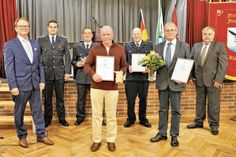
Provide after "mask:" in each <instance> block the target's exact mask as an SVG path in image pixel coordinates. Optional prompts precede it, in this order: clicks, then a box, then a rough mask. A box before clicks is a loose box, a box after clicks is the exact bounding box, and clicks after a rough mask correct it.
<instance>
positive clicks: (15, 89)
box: [4, 17, 54, 148]
mask: <svg viewBox="0 0 236 157" xmlns="http://www.w3.org/2000/svg"><path fill="white" fill-rule="evenodd" d="M15 30H16V32H17V37H16V38H15V39H13V40H11V41H9V42H7V43H6V44H5V46H4V59H5V68H6V75H7V80H8V84H9V87H10V91H11V94H12V95H13V100H14V102H15V107H14V119H15V126H16V130H17V136H18V138H19V145H20V146H21V147H24V148H26V147H28V143H27V140H26V137H27V129H26V127H25V125H24V112H25V106H26V104H27V102H28V101H29V104H30V109H31V112H32V115H33V120H34V123H35V125H36V134H37V141H38V142H43V143H45V144H47V145H53V144H54V143H53V142H52V141H51V140H49V139H48V138H47V137H46V133H45V126H44V119H43V112H42V106H41V96H40V91H42V90H43V89H44V87H45V79H44V72H43V67H42V65H41V63H40V53H39V51H38V45H37V43H36V42H35V41H33V40H31V39H29V38H28V35H29V31H30V24H29V21H28V19H26V18H23V17H21V18H18V19H17V20H16V21H15Z"/></svg>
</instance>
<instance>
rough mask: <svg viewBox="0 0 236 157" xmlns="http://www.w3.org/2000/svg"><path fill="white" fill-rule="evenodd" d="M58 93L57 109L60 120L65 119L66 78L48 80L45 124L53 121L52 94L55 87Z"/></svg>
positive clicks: (45, 92) (45, 93) (45, 94)
mask: <svg viewBox="0 0 236 157" xmlns="http://www.w3.org/2000/svg"><path fill="white" fill-rule="evenodd" d="M54 88H55V93H56V110H57V116H58V119H59V122H63V121H64V120H65V107H64V79H60V80H46V85H45V90H44V96H45V103H44V119H45V124H47V123H51V121H52V116H53V105H52V96H53V89H54Z"/></svg>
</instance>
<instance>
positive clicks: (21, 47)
mask: <svg viewBox="0 0 236 157" xmlns="http://www.w3.org/2000/svg"><path fill="white" fill-rule="evenodd" d="M16 44H17V45H18V48H19V49H20V52H22V54H23V55H24V56H25V58H26V60H27V61H28V62H29V63H31V62H30V60H29V57H28V55H27V53H26V51H25V49H24V47H23V45H22V44H21V42H20V40H19V39H18V38H16Z"/></svg>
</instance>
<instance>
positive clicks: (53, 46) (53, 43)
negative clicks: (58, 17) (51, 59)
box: [52, 36, 55, 48]
mask: <svg viewBox="0 0 236 157" xmlns="http://www.w3.org/2000/svg"><path fill="white" fill-rule="evenodd" d="M52 48H55V40H54V36H52Z"/></svg>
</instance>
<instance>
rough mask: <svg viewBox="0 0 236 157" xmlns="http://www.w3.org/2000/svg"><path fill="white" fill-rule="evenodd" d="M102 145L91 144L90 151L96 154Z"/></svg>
mask: <svg viewBox="0 0 236 157" xmlns="http://www.w3.org/2000/svg"><path fill="white" fill-rule="evenodd" d="M101 145H102V143H101V142H100V143H93V144H92V146H91V151H92V152H96V151H98V150H99V148H100V147H101Z"/></svg>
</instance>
